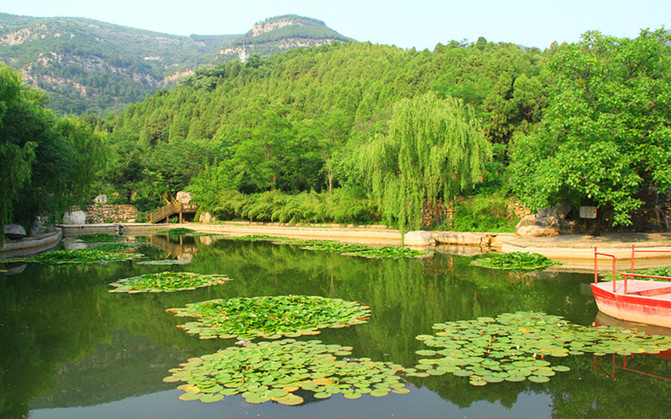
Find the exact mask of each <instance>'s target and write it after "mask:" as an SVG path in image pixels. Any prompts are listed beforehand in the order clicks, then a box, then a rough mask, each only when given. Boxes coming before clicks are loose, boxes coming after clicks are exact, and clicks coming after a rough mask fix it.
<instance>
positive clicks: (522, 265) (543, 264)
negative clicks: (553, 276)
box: [471, 252, 560, 270]
mask: <svg viewBox="0 0 671 419" xmlns="http://www.w3.org/2000/svg"><path fill="white" fill-rule="evenodd" d="M471 265H474V266H482V267H485V268H495V269H524V270H536V269H545V268H548V267H550V266H553V265H560V263H559V262H557V261H554V260H552V259H548V258H546V257H545V256H543V255H540V254H538V253H526V252H512V253H499V254H495V255H491V256H487V257H482V258H478V259H476V260H474V261H473V262H471Z"/></svg>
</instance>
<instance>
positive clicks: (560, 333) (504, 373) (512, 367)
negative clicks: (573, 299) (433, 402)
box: [406, 312, 671, 385]
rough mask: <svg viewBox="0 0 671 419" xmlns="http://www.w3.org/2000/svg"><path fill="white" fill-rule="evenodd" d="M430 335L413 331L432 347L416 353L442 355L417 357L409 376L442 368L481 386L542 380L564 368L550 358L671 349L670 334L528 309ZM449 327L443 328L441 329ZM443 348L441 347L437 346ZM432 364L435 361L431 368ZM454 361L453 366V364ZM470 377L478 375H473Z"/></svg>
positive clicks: (452, 324) (458, 324)
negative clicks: (579, 320) (646, 332)
mask: <svg viewBox="0 0 671 419" xmlns="http://www.w3.org/2000/svg"><path fill="white" fill-rule="evenodd" d="M433 329H434V330H436V334H435V335H419V336H417V339H418V340H420V341H422V342H423V343H424V344H425V345H426V346H430V347H432V348H434V349H431V350H419V351H416V353H417V354H419V355H422V356H431V355H430V353H431V352H433V351H435V356H442V358H422V359H420V360H418V365H416V366H415V369H413V370H412V371H411V372H409V373H406V375H407V376H409V377H419V376H420V375H419V373H417V372H416V370H426V373H424V374H425V375H421V376H429V375H435V374H437V373H438V372H440V371H441V368H445V372H452V374H454V375H456V376H460V377H469V376H470V377H471V384H473V382H477V384H476V385H482V383H481V382H480V381H486V382H490V383H495V382H501V381H503V380H506V381H512V382H516V381H524V380H525V379H529V380H531V381H534V382H546V381H547V380H548V379H549V377H551V376H554V375H555V373H557V372H566V371H569V370H570V369H569V368H568V367H564V366H556V367H553V366H552V365H551V362H550V360H551V359H553V358H555V357H566V356H568V355H569V354H571V355H573V354H582V353H586V352H589V353H593V354H595V355H605V354H608V353H611V354H612V353H618V354H623V355H628V354H634V353H649V354H650V353H658V352H660V351H662V350H666V349H670V348H671V338H669V337H661V336H653V337H650V336H647V335H638V334H636V333H634V332H632V331H629V330H626V329H621V328H614V327H610V328H607V327H587V326H581V325H576V324H572V323H569V322H568V321H566V320H564V319H563V318H561V317H560V316H553V315H547V314H544V313H534V312H517V313H504V314H501V315H499V316H497V317H496V318H486V317H481V318H478V319H477V320H470V321H456V322H446V323H437V324H436V325H434V327H433ZM447 331H449V333H447ZM441 348H444V349H441ZM434 365H437V366H436V367H434ZM456 366H458V367H459V368H456ZM475 376H478V377H481V378H478V379H476V378H473V377H475Z"/></svg>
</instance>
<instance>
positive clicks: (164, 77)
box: [0, 13, 350, 115]
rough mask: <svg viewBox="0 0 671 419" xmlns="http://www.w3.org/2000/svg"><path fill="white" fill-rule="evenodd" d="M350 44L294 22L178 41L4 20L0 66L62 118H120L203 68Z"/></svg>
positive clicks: (93, 24)
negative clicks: (18, 74) (133, 105)
mask: <svg viewBox="0 0 671 419" xmlns="http://www.w3.org/2000/svg"><path fill="white" fill-rule="evenodd" d="M349 40H350V39H349V38H347V37H345V36H343V35H340V34H339V33H338V32H336V31H334V30H332V29H330V28H329V27H327V26H326V24H325V23H324V22H322V21H320V20H317V19H311V18H306V17H301V16H296V15H285V16H278V17H274V18H270V19H266V20H264V21H261V22H259V23H257V24H256V25H254V27H253V28H252V29H251V30H250V31H249V32H247V33H246V34H242V35H240V34H233V35H195V34H194V35H190V36H178V35H169V34H164V33H159V32H152V31H147V30H142V29H135V28H130V27H125V26H119V25H113V24H110V23H105V22H101V21H97V20H92V19H86V18H77V17H31V16H16V15H10V14H6V13H0V61H2V62H4V63H5V64H7V65H9V66H11V67H14V68H16V69H18V70H19V71H21V73H22V74H23V78H24V80H25V81H26V82H27V83H28V84H30V85H32V86H35V87H37V88H39V89H42V90H44V91H45V92H47V94H48V97H49V102H48V104H49V106H50V107H51V108H52V109H54V110H55V111H56V112H57V113H59V114H81V113H85V112H88V113H95V114H99V115H104V114H106V113H108V112H111V111H118V110H120V109H122V108H123V107H125V106H126V105H128V104H130V103H134V102H138V101H141V100H142V99H144V97H145V96H146V95H148V94H152V93H154V92H155V91H157V90H158V89H160V88H162V87H167V86H171V85H172V84H174V83H175V82H176V80H177V79H180V78H182V77H184V76H188V75H190V74H193V71H194V70H195V69H196V68H198V67H199V66H202V65H208V64H215V63H222V62H226V61H230V60H234V59H242V60H243V61H244V60H245V59H246V58H247V57H248V56H251V55H254V54H258V55H261V56H264V57H267V56H270V55H273V54H276V53H279V52H283V51H286V50H288V49H292V48H301V47H311V46H318V45H323V44H326V43H331V42H334V41H343V42H346V41H349Z"/></svg>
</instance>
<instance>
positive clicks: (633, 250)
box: [594, 244, 671, 294]
mask: <svg viewBox="0 0 671 419" xmlns="http://www.w3.org/2000/svg"><path fill="white" fill-rule="evenodd" d="M636 252H638V253H671V250H660V249H636V245H633V244H632V245H631V273H629V272H623V273H620V276H623V277H624V293H625V294H627V280H628V279H629V278H630V277H631V278H649V279H666V280H667V281H671V277H668V276H656V275H644V274H635V273H634V258H635V256H636ZM597 256H608V257H610V258H613V292H615V291H616V286H615V261H616V259H617V258H616V257H615V255H611V254H608V253H599V252H597V251H596V246H595V247H594V283H595V284H596V283H597V282H599V274H598V272H597V269H598V268H597Z"/></svg>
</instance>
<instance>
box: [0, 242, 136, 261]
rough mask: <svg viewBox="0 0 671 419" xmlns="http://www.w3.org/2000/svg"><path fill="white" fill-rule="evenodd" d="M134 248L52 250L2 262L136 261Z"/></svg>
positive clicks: (123, 246)
mask: <svg viewBox="0 0 671 419" xmlns="http://www.w3.org/2000/svg"><path fill="white" fill-rule="evenodd" d="M135 249H136V248H135V247H134V246H132V245H129V244H122V243H117V244H105V245H102V246H97V247H94V248H90V249H77V250H54V251H51V252H46V253H42V254H39V255H35V256H31V257H28V258H20V259H6V260H5V261H4V262H37V263H45V264H55V265H58V264H64V263H106V262H119V261H125V260H132V259H138V258H141V257H143V255H142V254H141V253H134V250H135Z"/></svg>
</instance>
